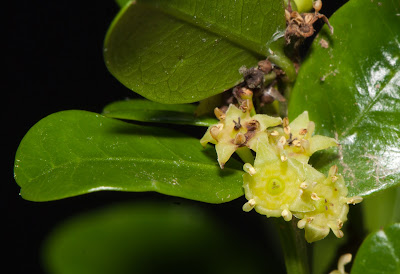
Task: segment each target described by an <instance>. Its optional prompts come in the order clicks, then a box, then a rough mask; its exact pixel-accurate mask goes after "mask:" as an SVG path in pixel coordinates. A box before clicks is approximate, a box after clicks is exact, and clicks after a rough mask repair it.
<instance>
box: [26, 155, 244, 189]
mask: <svg viewBox="0 0 400 274" xmlns="http://www.w3.org/2000/svg"><path fill="white" fill-rule="evenodd" d="M108 161H118V162H121V161H124V162H144V163H154V162H156V163H157V164H161V165H171V164H172V165H176V164H179V165H182V164H184V165H186V166H189V167H204V168H205V169H215V167H217V164H206V163H199V162H191V161H183V160H172V159H145V158H136V157H109V158H98V157H94V158H76V159H75V160H74V161H68V162H65V163H63V164H60V165H56V166H53V167H52V168H51V169H48V170H47V171H44V172H42V173H40V174H39V175H37V176H35V177H32V178H30V179H28V180H27V183H31V182H32V181H36V180H38V179H39V178H40V177H42V176H45V175H46V174H49V173H52V172H55V171H56V170H57V169H63V168H66V167H68V166H74V165H76V166H78V165H79V164H80V163H86V162H108ZM224 170H228V171H233V172H237V171H240V170H238V169H233V168H229V167H226V168H224Z"/></svg>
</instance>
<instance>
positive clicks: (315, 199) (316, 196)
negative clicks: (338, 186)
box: [311, 192, 321, 201]
mask: <svg viewBox="0 0 400 274" xmlns="http://www.w3.org/2000/svg"><path fill="white" fill-rule="evenodd" d="M311 199H313V200H314V201H318V200H319V199H321V198H320V197H318V195H317V193H314V192H313V193H311Z"/></svg>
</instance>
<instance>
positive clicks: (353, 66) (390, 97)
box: [289, 0, 400, 196]
mask: <svg viewBox="0 0 400 274" xmlns="http://www.w3.org/2000/svg"><path fill="white" fill-rule="evenodd" d="M399 12H400V7H399V5H398V3H396V1H383V2H382V3H381V2H377V1H373V2H372V1H362V0H358V1H350V2H349V3H347V4H346V5H345V6H344V7H342V8H341V9H340V10H339V11H337V12H336V13H335V14H334V15H333V16H332V18H331V20H330V22H331V24H332V25H333V26H334V27H335V32H334V35H333V36H331V35H330V34H328V29H327V28H326V27H325V28H324V29H323V30H322V32H321V33H320V34H319V37H318V38H317V39H316V40H315V41H314V42H313V45H312V47H311V50H310V55H309V56H308V57H307V59H306V61H305V62H304V64H303V65H302V67H301V69H300V71H299V75H298V78H297V81H296V84H295V87H294V90H293V95H292V97H291V98H290V105H289V116H290V117H296V116H297V115H298V114H300V113H301V112H303V111H304V110H308V111H309V114H310V119H311V120H313V121H315V123H316V125H317V127H316V128H317V132H318V133H320V134H324V135H328V136H331V137H337V139H338V141H339V143H340V144H341V147H340V148H339V151H338V154H336V152H335V153H333V154H329V153H324V154H320V155H319V156H320V157H316V158H314V166H315V167H317V168H318V169H322V170H324V171H326V170H328V169H329V167H330V166H331V165H332V164H337V165H338V166H339V167H340V169H339V172H341V173H342V174H343V175H344V177H345V179H346V182H347V186H348V188H349V195H350V196H352V195H361V196H367V195H369V194H371V193H374V192H377V191H381V190H383V189H387V188H390V187H393V186H397V185H399V183H400V161H399V159H400V152H399V140H400V131H399V124H400V108H399V106H400V97H399V93H400V54H399V53H400V46H399V43H398V41H399V40H400V31H399V25H400V17H399V16H398V14H399ZM365 29H366V31H362V30H365ZM323 39H324V40H325V41H326V42H328V44H329V46H328V48H324V47H322V46H321V43H322V41H323Z"/></svg>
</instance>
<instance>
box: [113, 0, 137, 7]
mask: <svg viewBox="0 0 400 274" xmlns="http://www.w3.org/2000/svg"><path fill="white" fill-rule="evenodd" d="M116 2H117V4H118V6H119V7H120V8H122V7H124V6H125V5H126V4H128V3H129V2H133V0H116Z"/></svg>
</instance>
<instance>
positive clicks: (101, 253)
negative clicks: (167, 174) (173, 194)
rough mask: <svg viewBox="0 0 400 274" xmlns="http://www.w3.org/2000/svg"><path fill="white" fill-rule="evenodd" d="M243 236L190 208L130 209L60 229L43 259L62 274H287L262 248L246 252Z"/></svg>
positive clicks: (132, 206) (164, 205) (82, 217)
mask: <svg viewBox="0 0 400 274" xmlns="http://www.w3.org/2000/svg"><path fill="white" fill-rule="evenodd" d="M236 223H237V222H236ZM231 224H232V222H230V225H231ZM238 225H240V224H238ZM240 232H243V229H241V230H240ZM240 232H239V231H238V230H236V231H232V227H229V225H228V224H226V223H223V222H222V221H221V220H220V219H215V218H211V216H209V215H206V212H205V211H204V210H200V208H194V207H191V206H189V205H187V204H185V206H179V205H178V206H177V205H174V204H168V203H157V202H153V203H126V204H119V205H114V206H112V207H107V208H103V209H100V210H97V211H95V212H88V213H85V214H82V215H80V216H77V217H74V218H72V219H69V220H68V221H67V222H66V223H63V224H62V225H60V226H58V227H57V228H56V230H55V231H53V232H52V233H51V234H50V237H49V238H48V240H47V241H46V243H45V246H44V247H45V248H44V251H45V252H44V259H45V262H46V264H45V265H46V266H47V270H48V271H49V273H63V274H76V273H85V274H102V273H104V274H109V273H113V274H120V273H121V274H122V273H124V274H125V273H201V274H203V273H262V272H263V269H265V264H268V265H269V270H270V271H274V272H275V273H281V272H282V271H283V270H282V269H280V266H281V265H280V264H279V263H277V262H276V258H274V254H273V253H272V251H270V252H265V247H264V246H262V245H261V244H254V243H252V244H251V247H252V250H253V251H255V253H253V252H244V250H246V249H247V248H248V247H249V243H248V242H246V241H245V238H243V235H242V234H240ZM261 247H264V250H259V249H260V248H261ZM270 253H272V254H270ZM265 255H269V256H268V257H265ZM274 259H275V261H274Z"/></svg>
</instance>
